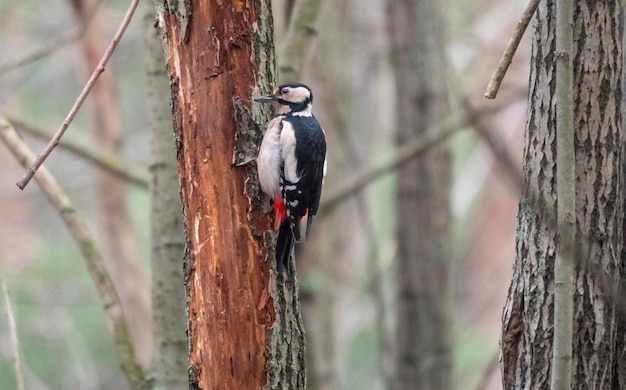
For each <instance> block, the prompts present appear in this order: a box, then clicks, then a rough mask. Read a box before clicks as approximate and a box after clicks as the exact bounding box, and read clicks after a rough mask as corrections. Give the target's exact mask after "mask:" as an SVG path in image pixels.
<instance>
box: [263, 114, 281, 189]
mask: <svg viewBox="0 0 626 390" xmlns="http://www.w3.org/2000/svg"><path fill="white" fill-rule="evenodd" d="M282 119H283V117H282V116H279V117H276V118H274V119H272V120H271V121H270V123H269V124H268V125H267V130H266V131H265V135H264V136H263V141H262V142H261V148H260V149H259V156H258V157H257V169H258V173H259V184H260V185H261V189H262V190H263V192H265V193H266V194H267V195H269V196H270V197H272V198H273V199H276V198H280V197H281V193H280V163H281V158H282V156H281V142H280V138H281V137H280V133H281V131H280V122H281V121H282Z"/></svg>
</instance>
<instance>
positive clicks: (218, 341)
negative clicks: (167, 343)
mask: <svg viewBox="0 0 626 390" xmlns="http://www.w3.org/2000/svg"><path fill="white" fill-rule="evenodd" d="M171 4H174V3H171V2H170V3H167V2H164V1H155V6H156V10H157V19H158V21H159V23H160V28H161V29H162V31H163V32H164V33H165V36H166V42H164V44H165V46H164V47H165V50H166V56H167V59H168V66H169V71H170V83H171V91H172V102H173V104H172V110H173V116H174V122H175V130H176V136H177V158H178V169H179V179H180V183H181V196H182V203H183V210H184V218H185V221H184V225H185V229H186V232H187V255H186V260H185V282H186V286H187V298H188V315H189V318H188V320H189V329H188V337H189V345H190V355H189V363H190V365H191V368H190V381H191V382H190V387H191V388H202V389H218V388H219V389H222V388H226V389H245V388H261V387H264V386H268V387H276V386H281V387H283V388H290V389H303V388H304V387H305V373H304V330H303V327H302V320H301V317H300V311H299V303H298V300H297V298H296V297H297V286H296V282H295V278H294V277H293V276H289V277H287V276H286V275H277V277H278V279H280V280H278V281H277V280H276V279H277V278H276V277H274V278H270V276H271V274H272V273H271V272H270V265H271V264H273V262H274V254H273V251H272V250H270V249H271V248H273V247H274V242H273V239H272V237H273V236H272V235H270V234H269V232H268V230H270V228H271V218H270V214H265V213H264V212H263V210H262V204H261V200H262V197H261V194H260V192H259V187H258V182H257V179H256V171H255V170H254V169H253V168H254V167H253V164H248V165H247V166H245V167H237V166H235V163H237V162H241V161H244V160H247V159H250V158H253V157H255V156H256V154H257V148H256V145H259V144H260V139H261V134H262V132H263V129H264V128H265V125H266V123H267V120H268V118H269V116H268V114H269V112H268V111H261V108H260V107H259V106H258V105H256V104H254V105H252V104H251V102H250V98H251V94H252V93H255V94H257V95H258V94H259V93H261V92H269V91H271V89H272V87H273V84H274V80H275V74H276V73H275V61H274V44H273V30H272V28H273V27H272V16H271V7H270V2H269V0H258V1H233V2H231V3H228V5H227V6H224V5H219V4H217V3H213V2H211V3H207V2H202V1H189V2H179V3H176V7H177V8H175V9H174V8H168V6H169V5H171ZM233 154H234V155H233Z"/></svg>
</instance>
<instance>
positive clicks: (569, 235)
mask: <svg viewBox="0 0 626 390" xmlns="http://www.w3.org/2000/svg"><path fill="white" fill-rule="evenodd" d="M573 24H574V5H573V4H572V2H571V1H570V0H556V53H555V55H554V57H555V60H556V92H555V97H556V197H557V217H556V218H557V223H556V226H557V238H558V243H557V244H556V257H555V259H554V337H553V350H552V370H551V378H550V388H551V389H552V390H569V389H571V388H572V353H573V350H572V349H573V346H572V340H573V327H574V279H575V274H576V246H577V245H578V243H577V241H576V230H577V229H576V151H575V146H574V144H575V143H574V138H575V135H574V95H573V91H574V87H573V85H574V83H573V79H574V72H573V67H572V61H573V58H574V49H573V46H574V32H573Z"/></svg>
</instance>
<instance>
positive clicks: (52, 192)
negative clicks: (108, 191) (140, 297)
mask: <svg viewBox="0 0 626 390" xmlns="http://www.w3.org/2000/svg"><path fill="white" fill-rule="evenodd" d="M0 139H2V141H3V142H4V143H5V145H7V147H8V148H9V150H10V151H11V153H13V155H14V156H15V158H16V159H17V160H18V161H19V163H20V164H21V165H22V166H24V167H26V166H28V165H29V164H32V163H33V161H34V160H35V158H36V157H35V154H34V153H33V152H32V151H31V150H30V149H29V148H28V146H26V144H25V143H24V142H23V141H22V139H21V138H20V136H19V135H18V134H17V132H16V131H15V129H14V128H13V127H12V126H11V125H10V124H9V122H8V121H7V120H6V119H5V118H3V117H0ZM35 180H36V181H37V183H38V184H39V186H40V187H41V189H42V190H43V192H44V194H45V195H46V197H47V198H48V200H49V201H50V203H51V204H52V205H53V206H54V208H55V209H56V210H57V211H58V212H59V214H60V216H61V218H62V219H63V221H64V222H65V225H66V226H67V228H68V230H69V231H70V234H71V235H72V237H73V238H74V240H75V241H76V243H77V245H78V247H79V249H80V252H81V254H82V255H83V259H84V260H85V265H86V266H87V270H88V272H89V275H90V276H91V279H92V280H93V282H94V285H95V287H96V290H97V292H98V295H99V297H100V300H101V302H102V306H103V308H104V312H105V315H106V319H107V322H108V325H109V328H110V330H111V332H112V333H113V338H114V344H115V350H116V352H117V356H118V358H119V360H120V365H121V366H122V370H123V371H124V373H125V374H126V377H127V379H128V381H129V383H130V385H131V388H132V389H149V388H150V379H149V378H148V377H147V375H146V373H145V372H144V371H143V369H142V368H141V366H140V365H139V363H138V362H137V356H136V354H135V348H134V346H133V343H132V341H131V338H130V333H129V330H128V324H127V321H126V318H125V317H124V313H123V311H122V306H121V304H120V300H119V296H118V295H117V291H116V290H115V286H114V285H113V281H112V280H111V276H110V274H109V272H108V270H107V268H106V265H105V262H104V259H103V257H102V253H101V252H100V251H99V250H98V248H97V245H96V242H95V240H94V238H93V235H92V234H91V232H90V231H89V229H88V228H87V225H86V224H85V223H84V222H83V220H82V219H80V217H79V216H78V213H77V211H76V209H75V208H74V206H73V205H72V203H71V201H70V199H69V198H68V196H67V195H66V194H65V193H64V192H63V190H62V189H61V188H60V186H59V185H58V183H57V182H56V180H55V178H54V177H53V176H52V174H51V173H50V172H49V171H48V170H47V169H45V168H41V169H39V171H38V173H37V175H36V176H35Z"/></svg>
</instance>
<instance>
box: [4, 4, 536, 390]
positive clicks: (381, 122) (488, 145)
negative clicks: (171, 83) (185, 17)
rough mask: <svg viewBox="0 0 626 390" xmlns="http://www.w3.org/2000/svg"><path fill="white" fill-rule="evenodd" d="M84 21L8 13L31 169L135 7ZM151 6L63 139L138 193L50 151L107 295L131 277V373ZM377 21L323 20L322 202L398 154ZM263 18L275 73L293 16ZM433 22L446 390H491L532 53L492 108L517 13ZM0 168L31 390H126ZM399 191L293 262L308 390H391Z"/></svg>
mask: <svg viewBox="0 0 626 390" xmlns="http://www.w3.org/2000/svg"><path fill="white" fill-rule="evenodd" d="M78 3H80V2H77V1H68V2H60V3H56V2H44V1H35V0H24V1H21V2H19V3H17V2H12V1H7V0H0V36H1V37H2V38H3V39H2V44H1V45H2V50H1V52H2V55H1V56H0V115H3V116H7V117H8V118H10V120H11V121H12V122H13V123H14V124H15V125H16V127H17V130H18V131H20V133H21V134H22V136H23V137H24V138H25V139H26V141H27V142H28V144H29V145H30V147H31V148H32V149H33V150H34V151H35V152H37V153H39V152H40V151H41V150H42V149H43V147H44V146H45V143H46V142H47V138H48V137H47V136H46V137H43V138H42V137H41V136H35V135H34V133H35V130H40V131H43V132H45V133H46V134H48V135H51V134H52V133H53V132H54V131H55V130H56V129H57V128H58V126H59V124H60V123H61V122H62V121H63V118H64V117H65V115H66V114H67V112H68V110H69V108H70V107H71V105H72V104H73V102H74V100H75V98H76V96H77V95H78V94H79V92H80V90H81V89H82V86H83V85H84V83H85V80H86V79H87V77H88V76H89V74H90V73H91V71H92V69H93V68H94V67H95V63H97V61H98V60H99V58H100V55H101V54H100V53H102V51H103V50H104V48H105V47H106V44H107V43H108V41H109V40H110V39H111V37H112V36H113V34H114V32H115V30H116V29H117V27H118V25H119V22H120V20H121V19H122V17H123V15H124V13H125V11H126V7H127V6H128V2H122V1H116V0H115V1H112V0H104V1H99V2H92V3H91V4H94V6H95V7H97V12H96V11H94V10H93V9H82V10H81V9H80V8H77V6H76V4H78ZM85 3H89V2H85ZM144 3H145V4H143V5H142V6H141V7H140V9H139V10H138V12H137V13H136V15H135V17H134V20H133V21H132V23H131V25H130V26H129V29H128V31H127V32H126V34H125V36H124V38H123V40H122V41H121V43H120V45H119V47H118V48H117V50H116V52H115V54H114V56H113V58H112V60H111V64H110V65H109V66H108V68H107V71H106V72H105V74H108V77H109V79H107V78H103V79H101V80H100V82H101V83H107V82H108V85H109V87H110V88H109V89H108V92H107V91H100V92H95V93H93V94H92V95H91V96H90V97H89V98H88V100H87V103H86V105H85V107H84V108H83V109H82V110H81V112H80V113H79V114H78V116H77V117H76V119H75V120H74V123H73V124H72V125H71V126H70V128H69V130H68V133H67V134H66V136H65V140H66V141H68V142H72V143H76V144H78V145H79V146H80V148H81V149H82V148H86V149H88V150H92V151H95V152H97V153H98V154H99V155H100V157H101V158H103V159H105V160H107V161H109V162H112V163H113V164H114V165H116V166H118V167H121V168H123V169H124V170H127V171H129V172H131V173H132V175H133V177H135V179H134V180H121V179H119V177H118V176H111V175H109V174H103V173H102V171H101V170H100V169H99V168H98V167H97V166H95V165H94V164H93V162H91V161H90V160H88V159H86V158H84V157H80V156H77V155H76V154H75V153H70V152H68V151H67V149H65V148H58V149H57V150H55V152H54V153H53V154H52V156H51V157H50V158H49V159H48V160H47V162H46V166H47V167H48V168H49V169H50V170H51V171H52V173H53V174H54V175H55V176H56V178H57V180H58V181H59V183H60V184H61V186H62V187H63V188H64V189H65V191H66V192H67V193H68V194H69V195H70V196H71V198H72V201H73V202H74V204H75V206H76V208H77V209H78V210H79V212H80V214H81V215H82V216H83V217H84V218H85V219H86V221H87V223H88V225H89V227H90V228H91V229H92V231H93V232H94V233H95V235H96V237H97V240H98V243H99V244H100V245H101V247H102V248H106V250H105V252H106V254H107V255H108V256H107V257H116V258H121V259H126V260H125V261H123V262H120V263H119V264H111V265H110V268H111V269H112V273H113V274H114V279H115V278H116V276H115V275H118V276H119V275H124V277H122V279H123V280H125V283H127V285H126V286H125V287H121V288H120V290H122V291H121V292H120V295H121V296H122V299H123V300H126V301H127V302H132V303H130V304H129V305H130V306H131V307H134V308H136V310H134V312H135V313H136V315H135V316H133V318H130V321H131V327H133V326H135V327H137V328H139V329H145V332H143V334H144V336H145V337H144V340H142V341H139V342H138V345H139V346H140V347H139V350H138V355H139V358H140V360H141V361H142V362H144V363H146V364H147V363H149V361H150V344H151V340H150V336H149V335H150V329H151V325H150V323H149V319H150V317H149V314H148V311H149V302H150V300H149V296H150V295H149V281H150V275H149V273H150V227H149V224H150V196H149V192H148V191H147V187H146V185H145V183H146V182H148V181H149V179H148V171H149V169H148V168H149V154H150V144H151V134H150V129H149V125H148V114H147V112H148V107H147V98H146V95H147V87H146V70H145V66H144V57H145V54H144V53H145V43H144V34H145V30H146V28H151V26H152V23H150V18H151V16H147V15H151V5H149V4H147V2H144ZM385 6H386V5H385V1H384V0H338V1H333V2H330V1H325V2H322V8H321V11H320V15H319V17H318V20H317V23H316V27H317V32H318V35H317V38H316V41H315V45H314V50H313V51H312V52H311V53H310V54H311V55H310V58H309V60H308V65H307V66H306V68H305V71H304V77H303V78H302V82H304V83H306V84H308V85H309V86H311V87H312V89H313V91H314V93H315V108H314V112H315V114H316V116H317V117H318V119H319V120H320V122H321V123H322V124H323V125H324V127H325V129H326V134H327V136H328V139H329V145H330V149H329V170H328V172H329V175H328V177H327V180H326V184H325V193H326V194H328V193H330V192H332V190H333V189H334V188H337V187H338V186H339V185H340V184H341V183H342V182H343V181H345V178H346V177H353V176H355V175H357V174H359V173H362V172H364V171H365V169H366V168H367V167H368V166H370V165H373V164H375V163H376V162H378V161H382V160H384V159H386V158H388V157H390V156H391V155H393V153H394V150H395V146H394V145H395V138H394V137H395V136H394V126H395V119H396V118H395V116H394V111H393V108H394V97H395V92H394V88H395V87H394V81H393V73H392V68H391V64H390V59H389V52H390V43H389V38H388V33H387V31H388V30H387V26H386V23H387V20H386V12H385ZM273 7H274V13H275V31H276V42H277V46H278V48H279V49H278V56H279V58H278V61H279V62H280V55H281V52H280V45H281V42H282V41H283V40H284V38H285V30H286V29H285V0H276V1H274V6H273ZM443 7H444V15H445V17H446V18H447V20H446V21H447V32H446V37H447V39H446V45H445V46H446V47H442V48H441V50H442V51H445V53H446V54H447V59H448V68H447V73H448V74H447V79H448V86H447V88H448V95H449V106H450V111H449V112H450V114H449V119H450V121H451V123H454V124H453V126H456V124H459V123H460V125H459V126H460V127H459V129H460V131H458V132H457V133H455V134H454V135H453V136H452V137H451V138H449V139H448V141H446V142H448V143H449V145H450V146H451V150H452V154H451V158H452V164H453V180H452V185H451V188H450V194H449V197H450V208H451V210H452V216H453V220H452V231H451V235H450V237H447V238H446V241H447V242H448V243H449V246H450V253H451V254H452V261H451V264H452V265H451V272H452V274H451V278H452V282H451V289H452V291H451V295H452V305H453V309H452V313H453V329H452V333H453V336H452V342H453V367H454V385H455V388H458V389H471V388H475V386H481V387H480V388H492V389H497V388H500V387H501V382H500V374H499V369H498V365H497V352H498V340H499V337H500V324H501V312H502V307H503V304H504V301H505V298H506V290H507V288H508V285H509V281H510V276H511V264H512V262H513V258H514V238H515V226H516V223H515V216H516V212H517V201H518V194H519V184H518V180H519V173H516V172H517V171H519V169H520V168H519V167H520V165H521V152H522V151H521V145H522V139H523V130H524V123H525V114H526V96H525V95H526V91H527V84H528V64H529V57H530V44H529V40H528V39H527V38H525V39H524V40H523V41H522V44H521V45H520V48H519V50H518V51H517V53H516V57H515V59H514V62H513V64H512V66H511V68H510V69H509V72H508V74H507V77H506V78H505V81H504V83H503V86H502V88H501V91H500V93H499V96H498V98H497V99H496V100H495V101H489V100H486V99H485V98H484V97H483V93H484V89H485V86H486V85H487V83H488V81H489V78H490V76H491V74H492V72H493V71H494V70H495V68H496V66H497V64H498V61H499V59H500V56H501V54H502V51H503V50H504V47H505V46H506V44H507V41H508V39H509V36H510V33H511V32H512V31H513V29H514V27H515V24H516V23H517V21H518V19H519V15H520V14H521V12H522V11H523V9H524V7H525V2H524V1H519V0H515V1H510V2H506V3H503V2H496V1H493V0H478V1H473V2H452V1H450V2H447V3H446V4H445V5H443ZM83 23H99V24H100V28H99V29H90V31H91V33H89V34H82V33H81V31H82V28H81V25H82V24H83ZM93 30H96V32H94V31H93ZM94 52H95V54H93V53H94ZM94 56H95V58H96V59H95V63H94V62H93V61H94V60H93V57H94ZM90 61H91V62H90ZM107 80H108V81H107ZM442 88H446V86H442ZM103 89H105V90H107V88H103ZM103 107H104V108H103ZM99 115H104V117H105V118H106V119H105V121H106V120H110V121H112V122H113V123H112V124H110V126H111V127H112V128H114V129H115V128H116V127H117V128H118V129H119V139H116V138H117V137H116V136H111V134H94V131H93V126H94V121H97V120H103V119H102V118H101V117H100V119H98V117H99ZM94 117H95V118H96V119H94ZM448 125H450V124H448ZM442 127H443V125H442ZM113 133H115V130H114V131H113ZM0 151H1V152H0V198H1V199H0V271H1V272H0V274H1V277H2V280H3V283H5V284H6V288H7V290H8V292H9V294H10V301H11V303H12V306H13V312H14V314H15V321H16V324H17V331H18V336H19V342H20V350H21V353H22V369H23V372H24V375H25V378H26V382H27V383H28V385H29V386H28V388H29V389H79V388H80V389H124V388H126V387H127V383H126V380H125V378H124V377H123V375H122V373H121V371H120V368H119V364H118V360H117V358H116V356H115V353H114V350H113V345H112V342H111V337H110V333H109V332H108V330H107V326H106V321H105V318H104V314H103V311H102V307H101V304H100V302H99V300H98V297H97V294H96V292H95V289H94V286H93V283H92V282H91V280H90V278H89V276H88V274H87V272H86V269H85V267H84V263H83V261H82V260H81V259H80V253H79V252H78V249H77V247H76V245H75V243H74V242H73V241H72V239H71V238H70V235H69V234H68V232H67V231H66V228H65V226H64V225H63V223H62V221H61V219H60V218H59V216H58V214H57V212H56V211H55V210H54V209H53V208H52V207H51V206H50V205H49V204H48V202H47V201H46V199H45V197H44V196H43V195H42V193H41V192H40V190H39V188H38V187H37V186H36V185H34V183H33V184H31V185H30V186H29V187H27V189H26V190H25V191H24V192H21V191H19V190H18V189H17V187H16V186H15V182H16V181H17V180H19V178H21V176H22V174H23V171H24V170H23V169H22V168H21V167H20V166H19V165H18V163H17V162H16V161H15V159H14V158H13V156H12V155H11V154H10V153H8V151H7V149H6V148H4V146H1V147H0ZM510 161H513V164H511V163H510ZM512 167H513V168H512ZM516 169H517V170H516ZM111 181H113V182H115V184H111ZM395 188H396V187H395V176H394V175H393V174H386V175H384V176H383V177H381V178H380V179H379V180H376V181H375V182H373V183H372V184H371V185H369V186H367V188H366V189H365V190H364V191H362V192H361V193H359V194H357V196H354V197H350V198H349V199H347V200H346V201H344V202H342V203H341V204H340V205H339V207H337V208H335V209H334V211H333V212H332V213H330V214H327V215H324V216H321V217H320V218H319V219H318V220H317V221H316V227H315V235H314V237H313V238H312V239H311V240H310V241H309V242H308V243H307V244H306V245H303V246H302V247H301V248H300V249H299V256H298V261H299V262H298V276H299V281H300V286H301V295H302V301H303V306H304V307H303V309H304V316H305V317H304V318H305V325H306V329H307V351H308V354H309V356H308V362H307V365H308V376H309V383H310V384H315V383H316V384H318V385H317V386H319V387H318V388H329V389H381V388H383V387H384V385H383V384H384V382H385V381H384V378H383V375H384V374H383V373H384V372H385V370H386V368H385V367H386V365H389V364H390V360H389V359H390V357H389V340H390V337H391V332H393V329H394V327H393V323H392V322H393V310H394V290H393V289H394V283H395V282H394V277H393V275H394V274H393V272H394V270H393V259H394V256H395V254H396V251H397V242H396V238H395V234H394V231H395V229H396V224H402V221H396V220H395V217H394V215H395V207H394V204H393V202H394V191H395ZM107 202H108V203H107ZM323 203H324V195H323V196H322V204H323ZM116 206H117V207H116ZM103 210H106V211H103ZM112 210H113V211H112ZM115 210H117V211H115ZM117 213H119V214H117ZM407 217H408V218H410V216H407ZM116 251H119V253H117V254H116V253H114V252H116ZM181 267H182V260H181ZM119 280H121V279H119ZM118 288H119V287H118ZM124 291H126V292H124ZM181 305H184V302H181ZM0 307H1V308H2V309H1V311H2V312H3V314H4V315H3V316H2V317H1V320H0V389H12V388H15V387H16V380H15V374H14V369H13V352H12V349H11V340H10V332H9V321H8V318H7V317H8V316H7V313H8V311H7V307H6V301H5V300H2V304H0ZM133 321H135V324H134V325H132V322H133ZM312 388H313V385H312Z"/></svg>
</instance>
